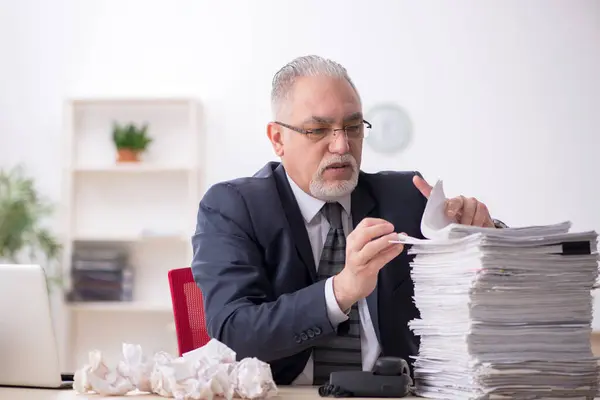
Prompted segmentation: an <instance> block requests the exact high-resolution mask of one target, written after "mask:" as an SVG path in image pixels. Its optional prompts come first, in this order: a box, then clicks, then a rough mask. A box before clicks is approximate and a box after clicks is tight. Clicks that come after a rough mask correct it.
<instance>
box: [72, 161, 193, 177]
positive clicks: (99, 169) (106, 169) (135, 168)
mask: <svg viewBox="0 0 600 400" xmlns="http://www.w3.org/2000/svg"><path fill="white" fill-rule="evenodd" d="M194 170H195V168H194V167H192V166H182V165H160V164H151V163H143V162H140V163H131V164H108V165H90V166H85V165H82V166H75V167H74V168H73V171H74V172H76V173H94V174H98V173H101V174H104V173H106V174H113V173H135V174H139V173H155V172H179V173H188V172H191V171H194Z"/></svg>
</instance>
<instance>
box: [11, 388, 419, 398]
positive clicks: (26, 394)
mask: <svg viewBox="0 0 600 400" xmlns="http://www.w3.org/2000/svg"><path fill="white" fill-rule="evenodd" d="M166 398H167V397H161V396H157V395H152V394H139V395H130V396H107V397H104V396H98V395H95V394H77V393H75V391H74V390H45V389H18V388H2V387H0V399H2V400H4V399H6V400H100V399H108V400H137V399H139V400H159V399H162V400H164V399H166ZM328 398H329V399H334V398H333V397H328ZM414 398H416V397H413V396H409V397H405V399H414ZM271 399H290V400H317V399H326V397H320V396H319V394H318V393H317V389H316V388H313V387H290V386H280V387H279V396H277V397H272V398H271ZM353 399H354V400H358V398H357V397H353ZM371 400H372V399H371Z"/></svg>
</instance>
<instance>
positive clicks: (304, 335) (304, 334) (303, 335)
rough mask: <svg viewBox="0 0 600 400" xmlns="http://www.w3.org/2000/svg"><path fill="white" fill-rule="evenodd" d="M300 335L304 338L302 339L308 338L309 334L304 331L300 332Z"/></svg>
mask: <svg viewBox="0 0 600 400" xmlns="http://www.w3.org/2000/svg"><path fill="white" fill-rule="evenodd" d="M300 337H301V338H302V340H308V336H306V333H304V332H302V333H301V334H300Z"/></svg>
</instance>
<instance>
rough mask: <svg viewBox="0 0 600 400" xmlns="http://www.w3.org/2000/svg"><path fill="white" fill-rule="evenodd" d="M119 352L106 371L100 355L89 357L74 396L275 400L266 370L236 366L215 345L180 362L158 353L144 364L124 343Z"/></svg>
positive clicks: (135, 348) (258, 365) (247, 362)
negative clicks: (270, 399) (136, 394)
mask: <svg viewBox="0 0 600 400" xmlns="http://www.w3.org/2000/svg"><path fill="white" fill-rule="evenodd" d="M122 352H123V359H122V360H121V361H119V363H118V365H117V366H116V367H115V368H110V367H109V366H107V365H106V363H105V362H104V360H103V359H102V354H101V352H100V351H98V350H93V351H91V352H90V353H89V360H88V364H86V365H84V366H83V367H82V368H81V369H79V370H78V371H77V372H76V373H75V377H74V380H75V381H74V384H73V388H74V389H75V391H77V392H78V393H97V394H100V395H103V396H123V395H126V394H128V393H130V392H148V393H154V394H158V395H159V396H163V397H171V398H175V399H177V400H191V399H193V400H212V399H213V398H215V397H221V398H225V399H227V400H231V399H232V398H234V397H240V398H244V399H264V398H268V397H272V396H275V395H277V386H276V385H275V382H274V381H273V376H272V374H271V368H270V367H269V364H267V363H265V362H263V361H260V360H259V359H257V358H245V359H243V360H241V361H236V353H235V352H234V351H233V350H231V349H230V348H229V347H227V346H226V345H224V344H223V343H221V342H219V341H218V340H215V339H211V340H210V341H209V342H208V343H207V344H206V345H204V346H203V347H200V348H198V349H196V350H193V351H190V352H188V353H185V354H183V355H182V357H173V356H172V355H170V354H168V353H166V352H158V353H156V354H155V355H154V357H152V358H151V359H147V358H146V357H145V356H144V354H143V352H142V348H141V346H139V345H133V344H128V343H124V344H123V346H122Z"/></svg>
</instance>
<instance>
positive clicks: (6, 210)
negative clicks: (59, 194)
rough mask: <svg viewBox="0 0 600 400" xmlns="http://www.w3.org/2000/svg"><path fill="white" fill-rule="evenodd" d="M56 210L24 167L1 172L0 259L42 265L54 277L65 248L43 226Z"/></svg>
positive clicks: (19, 166)
mask: <svg viewBox="0 0 600 400" xmlns="http://www.w3.org/2000/svg"><path fill="white" fill-rule="evenodd" d="M53 209H54V208H53V206H52V204H51V203H50V202H49V201H48V200H46V199H45V198H43V196H41V195H40V194H39V192H38V191H37V189H36V187H35V182H34V180H33V179H32V178H31V177H29V176H27V175H26V173H25V170H24V168H23V167H22V166H21V165H18V166H16V167H13V168H12V169H9V170H0V259H4V260H7V261H9V262H11V263H36V264H40V265H42V266H43V267H44V268H45V270H46V274H47V275H48V276H55V275H56V273H55V270H59V268H58V264H59V263H58V261H59V258H60V253H61V251H62V246H61V245H60V243H59V242H58V240H57V239H56V238H55V237H54V235H53V234H52V233H51V232H50V231H49V230H48V229H47V228H45V227H43V223H44V219H45V218H46V217H49V216H50V215H52V212H53Z"/></svg>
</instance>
